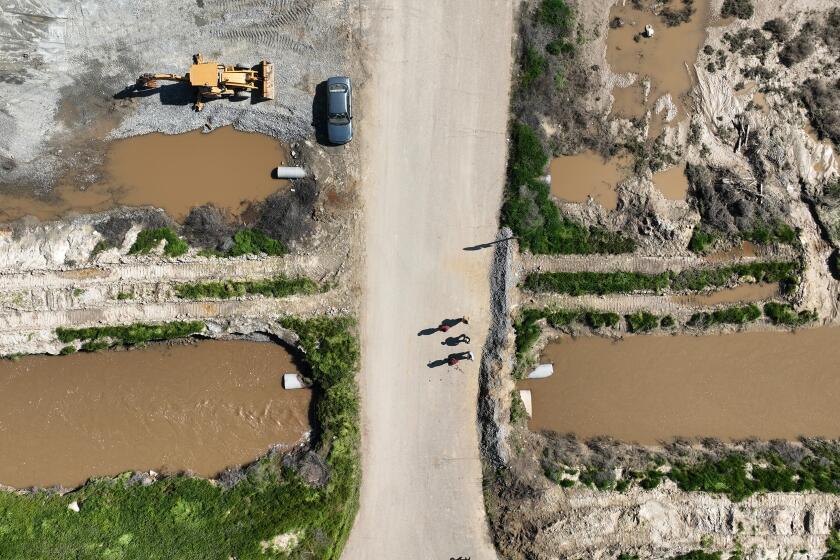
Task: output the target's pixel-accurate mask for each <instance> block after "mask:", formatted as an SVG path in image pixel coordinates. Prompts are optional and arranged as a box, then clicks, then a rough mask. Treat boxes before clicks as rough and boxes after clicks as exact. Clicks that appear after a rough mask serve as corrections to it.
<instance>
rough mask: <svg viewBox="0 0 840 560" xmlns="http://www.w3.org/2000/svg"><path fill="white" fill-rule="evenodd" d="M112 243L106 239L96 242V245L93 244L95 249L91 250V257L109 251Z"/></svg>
mask: <svg viewBox="0 0 840 560" xmlns="http://www.w3.org/2000/svg"><path fill="white" fill-rule="evenodd" d="M111 247H112V245H111V244H110V243H109V242H108V240H106V239H101V240H99V241H97V242H96V245H94V246H93V251H91V252H90V256H91V258H93V257H95V256H96V255H98V254H99V253H101V252H102V251H107V250H108V249H110V248H111Z"/></svg>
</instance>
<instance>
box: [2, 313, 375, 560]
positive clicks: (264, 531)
mask: <svg viewBox="0 0 840 560" xmlns="http://www.w3.org/2000/svg"><path fill="white" fill-rule="evenodd" d="M283 325H284V326H285V327H286V328H289V329H291V330H293V331H295V332H296V333H297V334H298V335H299V336H300V345H301V348H302V349H303V351H304V352H303V354H302V356H304V357H305V359H306V360H307V361H308V365H309V375H310V377H311V378H312V379H313V381H314V382H315V384H316V387H317V390H316V391H315V393H314V398H315V405H314V406H315V408H314V410H315V416H316V419H317V425H318V426H319V428H320V430H321V432H320V434H321V437H320V444H319V448H318V449H317V450H316V451H317V452H318V454H319V455H320V456H321V457H322V458H323V459H324V461H325V462H326V464H327V466H328V468H329V472H330V476H329V480H328V482H327V483H326V486H324V487H312V486H309V485H308V484H307V483H306V482H305V481H304V480H303V479H301V478H300V477H299V476H298V475H297V474H295V473H294V472H293V471H292V470H290V469H288V468H284V467H283V466H282V462H281V457H279V456H278V455H272V456H269V457H265V458H263V459H260V460H259V461H258V462H256V463H255V464H254V465H252V466H251V467H249V468H248V469H247V470H246V471H245V472H244V473H243V475H242V478H241V479H240V480H238V481H237V482H235V483H233V482H232V483H231V484H225V485H222V484H212V483H211V482H210V481H207V480H203V479H198V478H192V477H189V476H183V475H179V476H173V477H168V478H165V479H163V480H160V481H158V482H155V483H153V484H150V485H148V486H144V485H142V484H139V483H137V482H135V481H133V480H132V478H131V476H130V474H125V475H121V476H118V477H115V478H103V479H98V480H94V481H91V482H89V483H88V484H86V485H85V486H83V487H82V488H80V489H78V490H76V491H74V492H71V493H69V494H66V495H64V496H60V495H58V494H55V493H49V492H37V493H34V494H32V495H20V494H15V493H10V492H0V558H8V559H17V558H27V559H32V560H70V559H74V560H76V559H91V560H92V559H100V558H104V559H116V558H119V559H126V560H147V559H165V558H178V559H184V560H199V559H201V560H228V559H229V558H238V559H239V560H246V559H249V560H253V559H259V558H267V557H271V558H286V557H288V555H286V554H284V553H280V552H277V553H273V552H272V551H271V550H269V551H268V552H264V551H263V547H262V546H261V544H260V543H261V542H263V541H270V540H271V539H272V538H273V537H275V536H276V535H280V534H286V533H296V534H298V535H299V538H300V541H299V543H298V544H297V546H296V547H295V549H294V550H293V551H291V553H292V555H293V557H296V558H297V557H305V558H321V559H327V560H335V559H338V558H339V556H340V555H341V551H342V548H343V546H344V543H345V541H346V538H347V534H348V532H349V530H350V526H351V524H352V521H353V518H354V517H355V514H356V510H357V509H358V494H359V481H360V467H359V451H358V449H359V429H358V424H359V409H358V394H357V388H356V382H355V371H356V367H357V363H358V356H359V347H358V343H357V341H356V338H355V337H354V336H353V335H352V334H351V329H352V328H353V322H352V320H351V319H350V318H346V317H343V318H338V319H328V318H318V319H312V320H305V321H304V320H297V319H287V320H285V321H283ZM73 501H77V502H78V503H79V505H80V507H81V511H80V512H79V513H75V512H73V511H70V510H69V509H68V505H69V504H70V503H71V502H73Z"/></svg>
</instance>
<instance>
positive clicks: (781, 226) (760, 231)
mask: <svg viewBox="0 0 840 560" xmlns="http://www.w3.org/2000/svg"><path fill="white" fill-rule="evenodd" d="M741 238H742V239H744V240H745V241H751V242H753V243H757V244H759V245H767V244H769V243H784V244H786V245H793V244H794V243H796V240H797V235H796V231H794V229H793V228H792V227H790V226H789V225H787V224H786V223H784V222H779V221H777V222H775V223H773V224H767V223H764V222H759V223H757V224H755V225H754V226H753V228H752V229H750V230H748V231H745V232H743V233H741Z"/></svg>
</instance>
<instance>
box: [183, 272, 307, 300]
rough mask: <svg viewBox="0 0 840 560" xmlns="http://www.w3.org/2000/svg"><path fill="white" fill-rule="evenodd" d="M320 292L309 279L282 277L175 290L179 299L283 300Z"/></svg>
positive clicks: (207, 283) (190, 286)
mask: <svg viewBox="0 0 840 560" xmlns="http://www.w3.org/2000/svg"><path fill="white" fill-rule="evenodd" d="M318 291H320V288H319V286H318V284H317V283H316V282H314V281H312V280H310V279H309V278H289V277H287V276H282V275H281V276H278V277H276V278H272V279H269V280H244V281H234V280H227V281H224V282H199V283H195V284H180V285H179V286H178V287H177V288H175V293H177V294H178V297H180V298H184V299H230V298H237V297H243V296H247V295H261V296H266V297H274V298H281V297H286V296H290V295H294V294H314V293H317V292H318Z"/></svg>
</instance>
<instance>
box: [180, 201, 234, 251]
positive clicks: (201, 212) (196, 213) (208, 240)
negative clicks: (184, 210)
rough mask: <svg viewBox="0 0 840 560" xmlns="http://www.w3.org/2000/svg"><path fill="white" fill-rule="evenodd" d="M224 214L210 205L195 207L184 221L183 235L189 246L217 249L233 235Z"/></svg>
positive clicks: (231, 227)
mask: <svg viewBox="0 0 840 560" xmlns="http://www.w3.org/2000/svg"><path fill="white" fill-rule="evenodd" d="M233 229H234V228H233V226H231V225H230V224H229V223H227V222H226V221H225V214H224V212H223V211H222V210H220V209H219V208H217V207H215V206H213V205H212V204H205V205H204V206H196V207H195V208H193V209H192V210H190V213H189V214H188V215H187V217H186V219H185V220H184V228H183V233H184V237H186V238H187V241H189V243H190V245H193V246H196V247H207V248H218V247H221V246H222V244H223V243H224V242H225V241H227V240H228V238H230V236H231V235H232V234H233Z"/></svg>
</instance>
